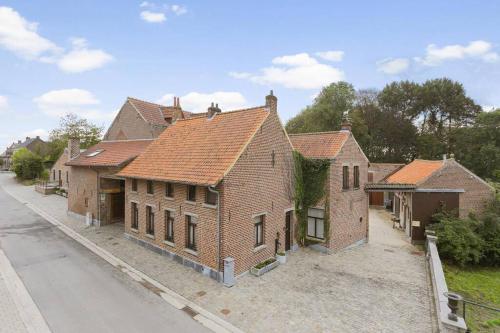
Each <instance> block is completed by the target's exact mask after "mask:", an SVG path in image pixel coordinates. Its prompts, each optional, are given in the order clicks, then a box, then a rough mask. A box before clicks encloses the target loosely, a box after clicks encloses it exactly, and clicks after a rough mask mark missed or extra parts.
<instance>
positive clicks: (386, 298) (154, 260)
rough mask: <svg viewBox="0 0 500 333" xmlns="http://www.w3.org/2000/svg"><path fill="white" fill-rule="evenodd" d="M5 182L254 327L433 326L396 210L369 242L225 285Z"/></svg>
mask: <svg viewBox="0 0 500 333" xmlns="http://www.w3.org/2000/svg"><path fill="white" fill-rule="evenodd" d="M0 184H3V185H4V186H5V187H6V188H7V189H8V190H9V191H11V192H15V194H16V195H17V196H19V197H22V198H23V199H25V200H27V201H29V202H31V203H32V204H34V205H37V206H38V207H40V208H41V209H42V210H44V211H46V212H47V213H49V214H51V215H53V216H55V217H56V218H58V219H59V220H60V221H61V222H64V223H65V224H67V225H68V226H70V227H72V228H74V229H75V230H76V231H78V232H79V233H80V234H82V235H84V236H85V237H87V238H88V239H90V240H91V241H93V242H94V243H96V244H98V245H99V246H101V247H103V248H104V249H106V250H108V251H110V252H111V253H113V254H114V255H115V256H117V257H119V258H121V259H122V260H124V261H125V262H127V263H128V264H130V265H132V266H134V267H135V268H136V269H138V270H140V271H142V272H144V273H146V274H147V275H149V276H150V277H152V278H154V279H156V280H157V281H159V282H160V283H162V284H163V285H165V286H167V287H169V288H170V289H172V290H174V291H176V292H177V293H179V294H181V295H183V296H184V297H186V298H188V299H190V300H191V301H193V302H196V303H197V304H199V305H200V306H202V307H203V308H205V309H207V310H209V311H211V312H212V313H214V314H216V315H218V316H220V317H222V318H223V319H225V320H227V321H229V322H231V323H232V324H234V325H235V326H237V327H239V328H241V329H242V330H244V331H247V332H432V331H433V317H432V312H431V309H432V307H431V299H432V298H431V295H432V294H431V292H432V291H431V290H430V288H429V285H428V279H427V271H426V263H425V256H424V255H423V253H422V252H420V251H419V250H418V249H417V248H415V247H414V246H412V245H411V244H410V243H409V242H408V241H407V240H406V238H405V236H404V234H403V233H402V232H400V231H397V230H394V229H392V224H391V223H390V220H389V219H390V215H389V214H388V213H387V212H385V211H383V210H372V209H371V210H370V241H369V243H368V244H365V245H362V246H358V247H356V248H352V249H350V250H345V251H342V252H339V253H336V254H332V255H325V254H320V253H318V252H315V251H312V250H310V249H300V250H299V251H297V252H295V253H292V254H290V256H289V258H288V259H289V260H288V262H287V264H286V265H282V266H279V267H278V268H276V269H275V270H273V271H271V272H269V273H267V274H265V275H263V276H262V277H260V278H256V277H254V276H251V275H245V276H243V277H241V278H240V279H238V282H237V284H236V285H235V286H234V287H232V288H226V287H224V286H222V285H221V284H218V283H216V282H214V281H213V280H211V279H209V278H207V277H204V276H202V275H200V274H198V273H196V272H194V271H193V270H191V269H189V268H186V267H184V266H181V265H179V264H177V263H175V262H174V261H172V260H170V259H168V258H165V257H162V256H160V255H157V254H156V253H153V252H152V251H149V250H146V249H144V248H142V247H140V246H138V245H136V244H135V243H132V242H130V241H128V240H126V239H124V238H123V226H122V225H110V226H105V227H101V228H99V229H96V228H93V227H91V228H86V227H85V226H83V225H82V223H81V222H80V221H77V220H74V219H72V218H71V217H70V216H68V215H67V214H66V210H65V201H64V199H63V198H61V197H58V196H54V195H52V196H42V195H40V194H38V193H35V192H34V191H33V189H32V188H30V187H23V186H21V185H17V184H15V183H13V182H12V181H11V180H9V179H6V178H4V177H2V176H1V175H0Z"/></svg>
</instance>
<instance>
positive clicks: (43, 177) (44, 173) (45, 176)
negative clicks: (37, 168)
mask: <svg viewBox="0 0 500 333" xmlns="http://www.w3.org/2000/svg"><path fill="white" fill-rule="evenodd" d="M49 178H50V173H49V170H47V169H43V171H42V173H41V174H40V179H41V180H43V181H48V180H49Z"/></svg>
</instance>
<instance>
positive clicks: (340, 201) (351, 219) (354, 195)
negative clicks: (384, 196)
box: [290, 124, 368, 252]
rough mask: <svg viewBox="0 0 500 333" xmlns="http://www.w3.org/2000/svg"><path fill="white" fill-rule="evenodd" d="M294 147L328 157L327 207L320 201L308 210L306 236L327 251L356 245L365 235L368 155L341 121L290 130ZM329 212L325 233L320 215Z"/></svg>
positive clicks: (316, 156) (315, 156) (311, 155)
mask: <svg viewBox="0 0 500 333" xmlns="http://www.w3.org/2000/svg"><path fill="white" fill-rule="evenodd" d="M290 140H291V141H292V145H293V147H294V149H296V150H297V151H299V152H300V153H301V154H302V155H303V156H305V157H307V158H310V159H326V160H329V161H330V171H329V172H330V173H329V177H328V191H329V207H327V209H328V212H325V206H324V201H322V202H321V203H320V204H319V205H318V206H317V207H310V208H309V211H308V216H309V218H308V225H307V238H309V239H311V240H314V241H316V242H317V243H316V244H315V245H314V246H313V247H315V248H317V249H319V250H322V251H325V252H331V251H336V250H340V249H343V248H346V247H348V246H352V245H356V244H360V243H363V242H365V241H367V239H368V194H367V193H366V192H365V191H364V187H365V184H366V183H367V181H368V159H367V158H366V156H365V154H364V153H363V151H362V150H361V148H360V146H359V145H358V143H357V142H356V139H355V138H354V136H353V135H352V133H351V131H350V125H349V124H344V125H343V128H342V130H341V131H338V132H322V133H306V134H291V135H290ZM326 213H328V215H329V219H330V228H329V235H327V234H325V225H324V219H325V216H326Z"/></svg>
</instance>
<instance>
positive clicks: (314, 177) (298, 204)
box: [293, 151, 330, 246]
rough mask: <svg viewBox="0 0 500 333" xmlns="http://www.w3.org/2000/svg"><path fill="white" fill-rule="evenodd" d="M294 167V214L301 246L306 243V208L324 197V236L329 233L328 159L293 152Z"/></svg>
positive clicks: (327, 237)
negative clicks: (308, 156) (307, 156)
mask: <svg viewBox="0 0 500 333" xmlns="http://www.w3.org/2000/svg"><path fill="white" fill-rule="evenodd" d="M293 159H294V167H295V215H296V218H297V240H298V242H299V244H300V245H301V246H304V245H307V243H308V240H307V239H306V235H307V210H308V208H309V207H314V206H316V205H317V204H318V202H319V201H320V200H321V199H323V198H324V199H325V200H324V202H325V238H326V240H327V241H328V239H329V236H330V233H329V230H330V218H329V215H330V214H329V213H330V212H329V209H328V207H329V195H328V193H329V191H327V190H326V189H327V188H326V181H327V179H328V171H329V170H330V161H329V160H323V159H308V158H306V157H304V156H303V155H302V154H301V153H299V152H297V151H294V152H293Z"/></svg>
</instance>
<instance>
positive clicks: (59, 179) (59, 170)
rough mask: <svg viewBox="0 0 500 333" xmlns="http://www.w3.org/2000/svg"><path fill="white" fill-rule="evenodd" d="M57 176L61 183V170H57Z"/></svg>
mask: <svg viewBox="0 0 500 333" xmlns="http://www.w3.org/2000/svg"><path fill="white" fill-rule="evenodd" d="M58 174H59V181H61V170H59V172H58Z"/></svg>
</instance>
